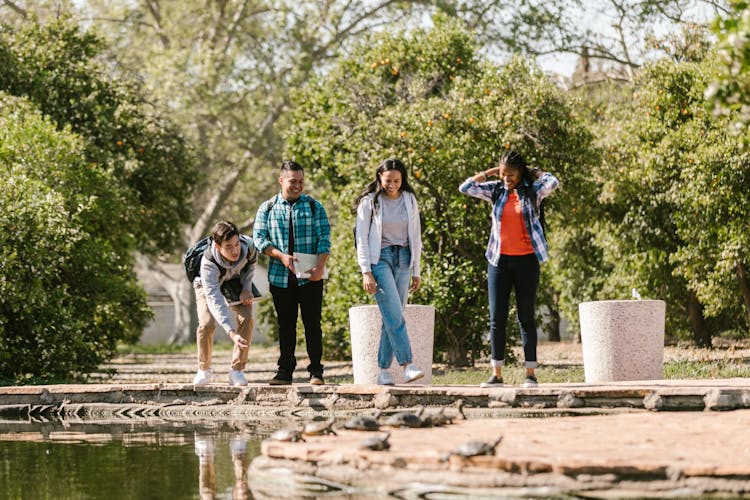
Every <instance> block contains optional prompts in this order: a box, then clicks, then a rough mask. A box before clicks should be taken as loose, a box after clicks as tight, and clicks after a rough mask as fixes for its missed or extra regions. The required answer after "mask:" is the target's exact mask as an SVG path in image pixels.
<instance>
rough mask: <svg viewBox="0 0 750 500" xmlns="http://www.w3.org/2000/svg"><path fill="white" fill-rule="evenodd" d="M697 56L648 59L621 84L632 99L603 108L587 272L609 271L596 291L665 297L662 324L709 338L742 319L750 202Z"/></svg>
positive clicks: (743, 169)
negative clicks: (602, 150) (628, 83)
mask: <svg viewBox="0 0 750 500" xmlns="http://www.w3.org/2000/svg"><path fill="white" fill-rule="evenodd" d="M704 53H705V51H704ZM673 54H674V52H673ZM698 56H699V57H698V59H699V60H689V59H687V60H685V59H683V58H682V57H676V58H674V57H670V58H664V59H662V60H660V61H658V62H655V63H651V64H649V65H647V66H646V67H645V68H644V69H643V70H642V71H641V72H640V73H639V75H638V77H637V78H636V82H635V86H634V87H633V88H632V89H629V88H627V87H625V88H624V89H623V91H624V95H626V96H630V98H629V100H630V104H629V105H624V106H621V109H620V110H618V111H616V112H615V113H614V114H609V115H608V112H607V111H606V110H605V112H604V113H602V114H603V116H604V117H605V119H604V120H601V124H600V126H599V130H604V129H605V128H606V127H605V126H609V127H611V128H612V130H610V131H609V132H606V131H605V132H603V134H602V137H603V141H602V142H603V145H604V146H605V147H606V149H607V153H606V154H605V155H604V163H603V164H602V167H601V168H600V169H597V171H596V172H595V175H596V176H597V177H598V178H599V179H600V182H599V184H600V194H599V201H600V204H601V206H600V210H599V211H597V212H596V217H595V223H594V224H590V227H593V228H594V231H593V232H591V233H590V239H589V240H588V241H589V244H590V245H591V246H593V248H594V249H596V251H595V252H594V253H593V255H596V256H597V260H598V261H600V263H598V264H597V265H596V269H598V270H599V272H595V273H594V276H597V275H598V276H600V275H601V272H606V273H607V277H606V280H600V288H599V289H598V290H595V291H594V294H593V295H594V296H595V297H598V298H625V297H627V291H628V290H630V288H637V289H638V291H639V292H640V294H641V295H642V296H644V297H653V298H660V299H664V300H666V301H667V304H668V307H667V312H668V314H667V326H668V331H671V332H673V333H676V334H678V335H679V334H685V335H689V336H690V338H692V340H693V341H694V343H696V344H697V345H701V346H710V345H711V339H712V337H713V336H715V335H716V334H717V333H719V332H720V331H723V330H727V329H734V330H738V329H739V330H740V331H742V330H743V329H746V326H745V325H747V318H745V319H743V317H742V313H741V311H742V303H743V297H746V295H745V294H744V290H745V289H747V281H746V280H745V281H744V282H743V278H742V271H743V269H744V267H746V265H747V257H746V256H747V248H748V247H747V239H746V236H745V234H746V233H747V222H746V221H747V219H746V216H747V211H748V209H749V207H750V204H748V199H747V196H746V194H745V192H744V191H746V190H745V189H743V188H740V187H739V186H740V185H742V182H743V181H745V180H746V178H747V175H748V174H747V159H746V158H745V156H744V155H743V154H741V152H740V151H739V150H738V148H737V147H736V145H734V144H732V141H731V140H730V137H729V135H728V129H729V126H728V123H729V121H728V119H726V118H723V117H716V116H712V115H711V114H709V113H707V112H706V110H705V105H706V102H705V99H704V93H705V90H706V85H707V81H708V75H709V74H710V72H711V65H710V63H709V62H708V61H709V60H710V56H709V57H706V59H705V60H700V59H701V56H702V54H698ZM623 110H624V112H623ZM745 300H747V299H745Z"/></svg>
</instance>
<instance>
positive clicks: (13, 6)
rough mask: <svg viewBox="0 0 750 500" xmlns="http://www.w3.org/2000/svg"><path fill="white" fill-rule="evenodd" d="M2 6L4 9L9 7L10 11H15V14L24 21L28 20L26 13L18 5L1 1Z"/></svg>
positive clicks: (8, 1) (7, 0) (8, 0)
mask: <svg viewBox="0 0 750 500" xmlns="http://www.w3.org/2000/svg"><path fill="white" fill-rule="evenodd" d="M3 5H4V6H6V7H10V8H11V10H13V11H15V13H16V14H18V15H19V16H21V17H23V18H24V19H28V18H29V13H28V11H27V10H26V9H24V8H22V7H21V6H20V5H18V4H16V3H15V2H11V1H10V0H3Z"/></svg>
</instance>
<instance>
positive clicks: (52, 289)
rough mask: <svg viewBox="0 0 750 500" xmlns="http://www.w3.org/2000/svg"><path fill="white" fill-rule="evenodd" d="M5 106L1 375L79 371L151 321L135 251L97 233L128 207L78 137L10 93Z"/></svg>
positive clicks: (61, 375) (0, 203) (0, 114)
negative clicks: (132, 256) (133, 256)
mask: <svg viewBox="0 0 750 500" xmlns="http://www.w3.org/2000/svg"><path fill="white" fill-rule="evenodd" d="M0 110H2V111H0V169H2V175H1V176H0V189H1V190H2V192H3V196H2V197H0V379H6V380H10V381H15V382H24V381H32V380H33V381H56V380H63V379H66V378H69V377H71V376H72V377H79V376H81V375H83V374H85V373H87V372H89V371H92V370H94V369H96V367H97V366H98V365H99V364H100V363H101V362H102V361H103V360H106V359H108V358H109V357H111V356H112V354H113V353H114V352H115V348H116V345H117V342H118V341H121V340H124V341H131V342H132V341H135V340H137V339H138V337H139V336H140V332H141V331H142V329H143V327H144V326H145V324H146V322H147V320H148V319H149V318H150V314H149V310H148V306H147V305H146V300H145V295H144V293H143V291H142V290H141V289H140V288H139V287H138V286H137V283H136V280H135V278H134V276H133V273H132V271H131V265H132V262H131V259H130V257H129V255H128V253H127V252H122V251H120V250H119V249H118V248H116V247H115V246H114V242H113V241H112V240H110V239H108V235H107V234H106V233H104V234H102V233H99V232H98V229H99V226H100V224H101V223H103V222H104V221H105V220H107V219H110V218H111V219H116V218H117V212H118V211H120V210H124V209H125V206H124V205H122V204H120V203H118V202H117V200H116V198H114V199H111V198H113V196H112V195H113V194H116V192H117V190H118V186H117V183H116V182H115V181H114V179H113V178H112V176H111V173H110V172H109V171H108V169H107V167H106V166H105V165H101V164H95V163H91V162H90V161H89V160H88V159H87V158H86V157H85V155H84V154H82V151H83V149H84V144H83V140H82V139H81V137H80V136H77V135H75V134H73V133H71V132H70V131H69V130H63V131H60V130H57V128H56V124H55V123H54V122H52V121H51V120H50V119H48V118H45V117H44V116H42V114H41V113H39V112H38V111H37V110H35V109H34V107H33V106H32V105H31V104H30V103H29V102H28V101H26V100H22V99H18V98H12V97H9V96H8V95H7V94H4V93H2V92H0ZM108 198H110V199H108Z"/></svg>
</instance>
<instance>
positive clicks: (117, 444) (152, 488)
mask: <svg viewBox="0 0 750 500" xmlns="http://www.w3.org/2000/svg"><path fill="white" fill-rule="evenodd" d="M277 422H278V421H277ZM269 432H270V428H269V427H268V426H267V425H264V424H259V423H255V422H240V423H236V422H225V423H218V424H217V423H214V422H206V423H201V422H198V423H182V422H171V423H155V424H106V425H97V424H91V423H88V424H75V425H71V424H69V423H66V424H63V423H60V422H54V423H53V422H46V423H31V424H29V423H23V424H22V423H14V422H10V423H9V422H0V498H3V499H27V498H28V499H41V498H55V499H80V498H87V499H97V498H102V499H105V498H106V499H113V498H133V499H142V498H144V499H145V498H155V499H156V498H169V499H181V498H253V496H252V493H251V485H250V484H249V483H248V478H247V470H248V465H249V464H250V461H251V460H252V459H253V458H254V457H255V456H257V455H258V454H260V442H261V440H262V439H263V438H264V437H265V436H266V435H267V434H268V433H269Z"/></svg>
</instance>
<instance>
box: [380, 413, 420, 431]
mask: <svg viewBox="0 0 750 500" xmlns="http://www.w3.org/2000/svg"><path fill="white" fill-rule="evenodd" d="M419 413H420V414H421V410H420V412H419ZM385 424H386V425H389V426H391V427H422V419H421V418H420V417H419V415H418V414H414V413H411V412H409V411H400V412H398V413H394V414H393V415H391V416H390V417H388V418H387V419H386V421H385Z"/></svg>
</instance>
